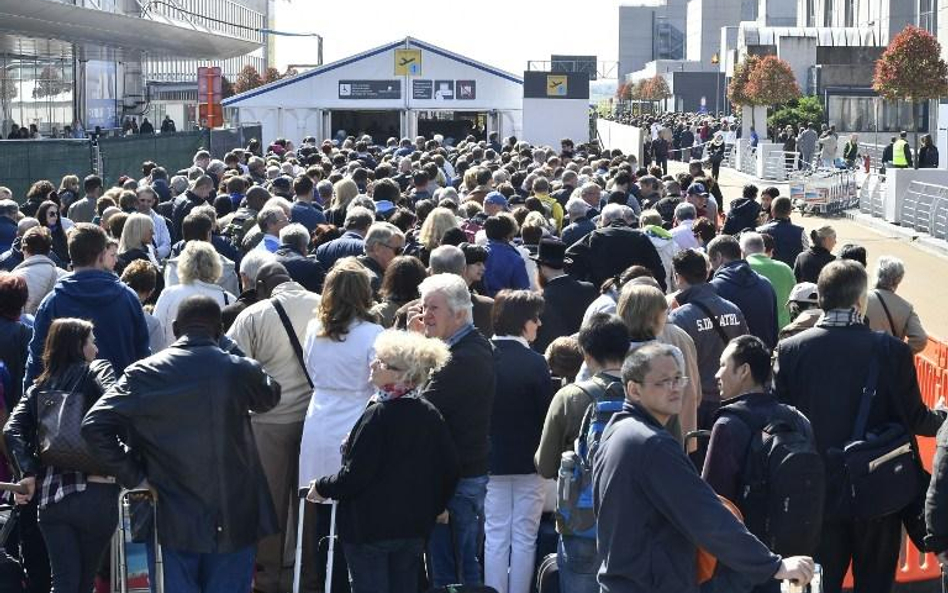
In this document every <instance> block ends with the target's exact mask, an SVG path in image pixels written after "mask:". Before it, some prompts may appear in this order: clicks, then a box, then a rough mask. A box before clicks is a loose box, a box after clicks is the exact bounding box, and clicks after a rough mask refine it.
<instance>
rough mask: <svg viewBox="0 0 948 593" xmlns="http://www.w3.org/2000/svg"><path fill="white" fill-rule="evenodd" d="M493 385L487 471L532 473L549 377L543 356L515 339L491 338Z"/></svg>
mask: <svg viewBox="0 0 948 593" xmlns="http://www.w3.org/2000/svg"><path fill="white" fill-rule="evenodd" d="M491 344H493V346H494V373H495V376H496V378H497V389H496V392H495V394H494V408H493V410H492V411H491V420H490V458H489V467H490V473H491V475H493V476H505V475H520V474H534V473H536V471H537V470H536V467H535V466H534V465H533V454H534V453H535V452H536V450H537V447H539V445H540V433H541V432H542V431H543V421H544V420H545V419H546V411H547V408H549V407H550V402H551V401H552V400H553V392H554V389H553V381H552V379H551V378H550V368H549V367H548V366H547V364H546V359H544V358H543V356H542V355H540V354H537V353H536V352H534V351H533V350H531V349H529V348H527V347H526V346H524V345H523V344H521V343H520V342H517V341H515V340H497V339H494V340H491Z"/></svg>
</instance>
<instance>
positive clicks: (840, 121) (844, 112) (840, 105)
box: [826, 95, 928, 132]
mask: <svg viewBox="0 0 948 593" xmlns="http://www.w3.org/2000/svg"><path fill="white" fill-rule="evenodd" d="M877 105H878V107H877ZM916 111H917V114H918V127H917V128H916V126H915V125H914V124H913V123H912V104H911V103H908V102H905V101H898V102H892V101H882V100H879V99H878V98H876V97H867V96H856V95H829V96H828V97H827V109H826V114H827V117H828V118H829V122H830V123H832V124H835V125H836V128H837V129H838V130H841V131H851V130H857V131H859V130H863V131H866V130H868V131H879V132H899V131H901V130H906V131H909V132H915V131H918V132H927V131H928V123H927V122H928V104H927V103H921V104H919V105H918V107H917V109H916Z"/></svg>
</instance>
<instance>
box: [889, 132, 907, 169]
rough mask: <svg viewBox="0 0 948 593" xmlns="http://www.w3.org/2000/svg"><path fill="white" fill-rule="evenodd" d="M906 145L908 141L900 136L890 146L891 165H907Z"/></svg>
mask: <svg viewBox="0 0 948 593" xmlns="http://www.w3.org/2000/svg"><path fill="white" fill-rule="evenodd" d="M907 146H908V142H906V141H905V140H902V139H901V138H899V139H898V140H896V141H895V144H894V145H893V146H892V166H893V167H908V160H907V159H906V158H905V148H906V147H907Z"/></svg>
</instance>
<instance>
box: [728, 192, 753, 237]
mask: <svg viewBox="0 0 948 593" xmlns="http://www.w3.org/2000/svg"><path fill="white" fill-rule="evenodd" d="M759 215H760V204H758V203H757V201H756V200H751V199H748V198H737V199H736V200H734V201H733V202H731V209H730V210H729V211H728V213H727V219H726V220H725V221H724V229H723V231H722V232H723V233H724V234H725V235H736V234H738V233H740V232H741V231H743V230H744V229H752V228H755V227H757V217H758V216H759Z"/></svg>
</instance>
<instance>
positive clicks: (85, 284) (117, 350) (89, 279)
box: [24, 270, 151, 385]
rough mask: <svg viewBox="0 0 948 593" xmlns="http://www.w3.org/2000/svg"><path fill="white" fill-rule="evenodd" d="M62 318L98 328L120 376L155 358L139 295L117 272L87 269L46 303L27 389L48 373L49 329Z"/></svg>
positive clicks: (104, 354)
mask: <svg viewBox="0 0 948 593" xmlns="http://www.w3.org/2000/svg"><path fill="white" fill-rule="evenodd" d="M61 317H78V318H80V319H87V320H89V321H91V322H92V323H93V324H94V325H95V330H94V331H95V341H96V346H98V348H99V356H98V357H99V358H104V359H106V360H108V361H109V362H110V363H112V366H113V367H114V369H115V373H116V375H120V374H122V373H123V372H124V371H125V367H127V366H128V365H130V364H132V363H133V362H135V361H137V360H139V359H142V358H145V357H146V356H148V355H149V354H151V350H150V348H149V335H148V325H147V323H146V322H145V313H144V311H143V310H142V305H141V303H140V302H139V301H138V296H136V295H135V293H134V292H133V291H132V289H131V288H129V287H127V286H126V285H124V284H122V282H121V281H120V280H119V279H118V277H117V276H116V275H115V274H113V273H112V272H106V271H103V270H82V271H79V272H74V273H72V274H69V275H67V276H65V277H63V278H62V279H61V280H60V281H59V283H58V284H56V287H55V288H54V289H53V292H51V293H50V294H48V295H47V296H46V298H44V299H43V302H41V303H40V306H39V309H38V310H37V312H36V322H35V324H34V326H33V339H32V340H31V341H30V353H29V358H28V359H27V363H26V378H25V380H24V381H25V383H24V384H25V385H31V384H32V383H33V379H34V378H35V377H36V376H37V375H39V373H40V372H42V370H43V363H42V355H43V344H44V343H45V342H46V334H47V333H48V332H49V326H50V325H51V324H52V322H53V321H54V320H56V319H59V318H61Z"/></svg>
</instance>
